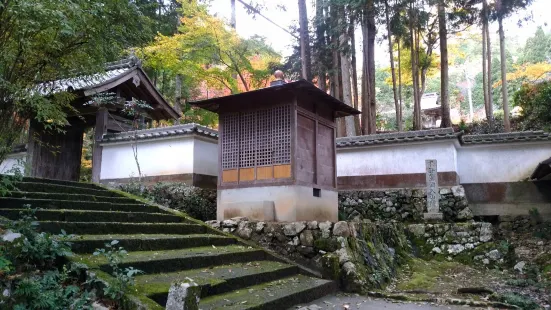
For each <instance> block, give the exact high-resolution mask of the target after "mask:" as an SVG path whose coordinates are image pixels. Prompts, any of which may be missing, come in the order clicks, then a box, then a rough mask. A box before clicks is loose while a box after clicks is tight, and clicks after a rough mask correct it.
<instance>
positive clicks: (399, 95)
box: [396, 39, 404, 131]
mask: <svg viewBox="0 0 551 310" xmlns="http://www.w3.org/2000/svg"><path fill="white" fill-rule="evenodd" d="M396 43H397V44H398V100H399V101H400V117H399V119H400V122H399V123H398V130H399V131H403V130H404V123H403V122H402V118H403V117H404V113H403V112H402V60H401V57H402V49H401V47H400V39H398V40H396Z"/></svg>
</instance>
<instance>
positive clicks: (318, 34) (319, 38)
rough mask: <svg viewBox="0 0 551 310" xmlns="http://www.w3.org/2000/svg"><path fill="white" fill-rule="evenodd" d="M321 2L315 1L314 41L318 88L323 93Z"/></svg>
mask: <svg viewBox="0 0 551 310" xmlns="http://www.w3.org/2000/svg"><path fill="white" fill-rule="evenodd" d="M323 7H324V4H323V0H317V1H316V37H317V38H316V39H317V42H316V43H317V46H318V50H317V58H318V60H317V63H318V88H319V89H321V90H323V91H324V92H325V91H326V90H327V83H326V68H327V67H326V66H325V59H324V57H323V56H324V55H325V45H326V44H325V31H324V29H323V23H324V22H323V21H324V19H325V18H324V16H323Z"/></svg>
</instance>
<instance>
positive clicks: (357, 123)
mask: <svg viewBox="0 0 551 310" xmlns="http://www.w3.org/2000/svg"><path fill="white" fill-rule="evenodd" d="M355 25H356V22H355V19H354V15H353V14H351V15H350V23H349V25H348V37H349V38H350V56H351V58H352V62H351V70H352V71H351V73H352V97H353V98H352V99H353V103H354V105H353V106H354V109H358V101H359V98H358V70H357V68H356V66H357V62H356V38H355V31H354V27H355ZM354 126H355V128H356V130H355V132H356V133H359V132H361V128H360V116H359V115H354Z"/></svg>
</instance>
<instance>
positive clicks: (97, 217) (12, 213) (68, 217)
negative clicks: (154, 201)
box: [0, 208, 184, 223]
mask: <svg viewBox="0 0 551 310" xmlns="http://www.w3.org/2000/svg"><path fill="white" fill-rule="evenodd" d="M21 211H22V209H1V208H0V216H4V217H7V218H8V219H11V220H15V219H18V218H19V217H20V212H21ZM35 215H36V217H37V218H38V220H39V221H58V222H59V221H66V222H127V223H155V222H161V223H162V222H165V223H180V222H183V221H184V219H183V218H181V217H179V216H175V215H170V214H162V213H145V212H117V211H90V210H80V211H79V210H38V211H36V213H35Z"/></svg>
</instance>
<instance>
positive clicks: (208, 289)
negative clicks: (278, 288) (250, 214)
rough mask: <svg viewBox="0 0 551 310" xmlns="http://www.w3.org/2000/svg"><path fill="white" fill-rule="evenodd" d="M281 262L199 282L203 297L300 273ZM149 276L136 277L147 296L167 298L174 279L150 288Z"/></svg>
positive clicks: (292, 266) (235, 265)
mask: <svg viewBox="0 0 551 310" xmlns="http://www.w3.org/2000/svg"><path fill="white" fill-rule="evenodd" d="M253 262H254V263H262V262H269V261H267V260H255V261H251V263H253ZM244 264H246V263H234V264H229V265H220V266H227V267H228V268H230V269H238V268H240V267H241V266H242V265H244ZM281 264H282V265H281V266H279V267H278V268H274V269H270V270H264V269H260V270H257V271H256V272H254V273H251V274H245V275H240V276H237V277H234V278H229V279H223V278H220V279H219V282H216V283H204V284H199V286H200V287H201V298H207V297H209V296H214V295H219V294H225V293H228V292H230V291H232V290H231V289H229V288H228V286H231V287H232V288H235V287H238V288H244V287H248V286H254V285H260V284H262V283H266V282H271V281H276V280H279V279H283V278H288V277H291V276H293V275H297V274H298V273H299V268H298V267H297V266H295V265H289V264H285V263H281ZM232 266H233V267H232ZM215 267H216V266H215ZM203 269H205V270H210V269H208V268H199V269H190V270H188V271H189V272H190V273H193V272H197V271H199V270H203ZM180 272H182V271H176V272H169V273H166V275H167V276H169V277H170V275H174V276H173V277H171V278H172V279H175V278H176V276H177V275H178V274H179V273H180ZM148 276H152V275H142V276H138V277H136V283H137V286H139V287H141V288H143V291H144V293H145V294H146V296H147V297H149V298H151V299H153V300H155V301H157V302H158V301H159V300H165V299H166V296H167V295H168V291H169V289H170V285H171V284H172V282H174V281H171V282H165V283H166V287H162V288H161V287H159V282H157V283H155V284H153V288H152V289H148V285H149V284H148V283H147V282H146V281H147V278H148ZM255 277H256V279H258V278H263V279H266V278H269V280H262V281H255V280H254V278H255ZM192 279H193V278H192ZM211 279H212V280H216V279H218V278H214V277H213V278H211ZM149 286H150V285H149Z"/></svg>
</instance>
